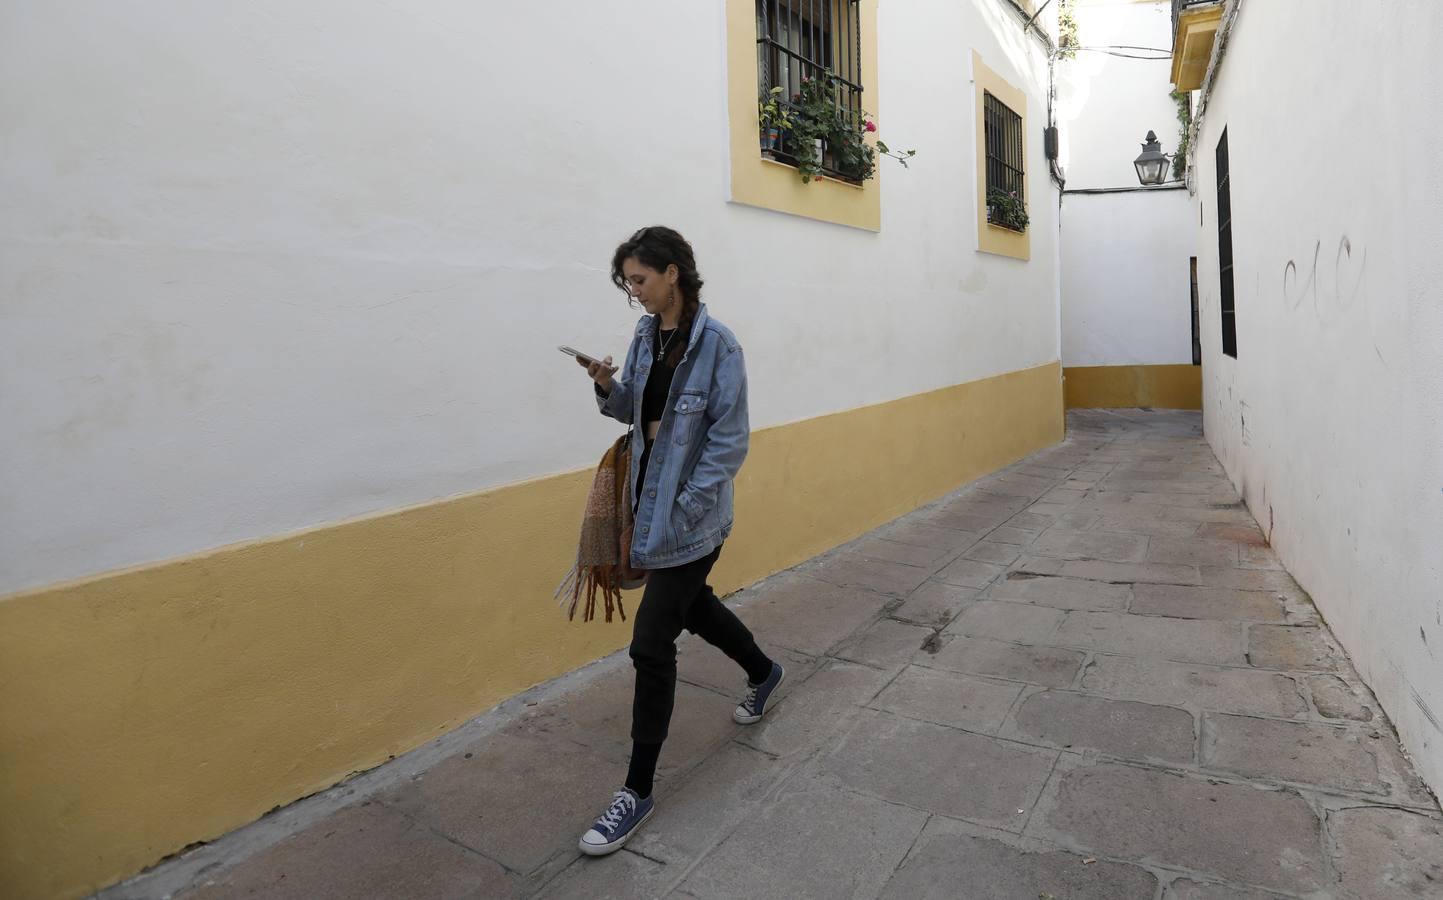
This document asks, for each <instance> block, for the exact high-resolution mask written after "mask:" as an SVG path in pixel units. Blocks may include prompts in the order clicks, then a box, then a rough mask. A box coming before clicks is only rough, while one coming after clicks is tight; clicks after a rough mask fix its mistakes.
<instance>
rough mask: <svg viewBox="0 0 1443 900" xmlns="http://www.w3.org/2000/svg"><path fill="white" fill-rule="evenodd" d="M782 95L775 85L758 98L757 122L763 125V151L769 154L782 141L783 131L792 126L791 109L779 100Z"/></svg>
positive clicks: (788, 129)
mask: <svg viewBox="0 0 1443 900" xmlns="http://www.w3.org/2000/svg"><path fill="white" fill-rule="evenodd" d="M781 95H782V89H781V88H780V87H774V88H772V89H771V90H770V91H768V92H767V93H766V94H765V95H764V96H762V97H759V98H757V122H758V123H759V124H760V126H761V139H762V151H763V152H764V153H766V154H768V155H770V153H771V152H772V151H775V150H776V149H777V147H778V146H779V145H780V143H781V136H782V133H783V132H786V131H790V130H791V127H792V114H791V110H789V109H788V108H787V106H786V105H785V104H784V103H781V102H778V98H779V97H781Z"/></svg>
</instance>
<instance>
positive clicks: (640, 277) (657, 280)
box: [621, 256, 681, 315]
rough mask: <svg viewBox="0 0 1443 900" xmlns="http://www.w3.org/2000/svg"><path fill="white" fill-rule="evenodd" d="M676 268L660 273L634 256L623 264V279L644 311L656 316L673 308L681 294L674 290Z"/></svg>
mask: <svg viewBox="0 0 1443 900" xmlns="http://www.w3.org/2000/svg"><path fill="white" fill-rule="evenodd" d="M676 271H677V270H676V266H667V267H666V271H665V272H658V271H657V270H656V269H653V268H652V267H651V266H647V265H643V264H642V263H641V262H639V261H638V260H637V258H636V257H634V256H629V257H627V258H626V260H625V261H624V262H623V263H622V264H621V274H622V277H623V278H625V279H626V290H627V291H628V292H629V293H630V294H631V296H632V297H634V298H636V300H637V302H638V303H640V304H641V306H642V309H645V310H646V311H647V312H649V313H651V314H652V315H656V314H657V313H659V312H661V311H662V310H664V309H666V308H667V307H669V306H671V304H672V300H673V298H674V297H675V298H680V296H681V295H680V294H679V293H676V292H675V291H673V290H672V288H673V287H674V286H675V284H676V282H675V278H676Z"/></svg>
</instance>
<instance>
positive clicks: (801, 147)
mask: <svg viewBox="0 0 1443 900" xmlns="http://www.w3.org/2000/svg"><path fill="white" fill-rule="evenodd" d="M792 104H793V106H794V107H795V108H796V111H795V112H794V113H793V115H792V128H791V130H790V131H789V132H788V133H787V135H786V139H785V141H784V143H785V145H786V150H787V152H788V153H789V154H790V155H791V157H792V159H794V160H795V161H796V164H797V171H798V172H799V173H800V174H801V176H802V181H803V183H807V182H810V181H812V180H814V179H817V178H820V177H821V175H822V166H823V164H824V161H825V160H826V159H827V156H828V155H830V157H831V159H830V162H831V169H832V171H834V172H835V173H836V174H838V175H840V176H841V177H842V178H844V179H846V180H847V181H851V182H855V183H861V182H863V181H866V180H867V179H868V178H871V177H872V176H873V175H874V174H876V170H877V164H876V155H877V153H879V152H880V153H881V154H882V155H883V156H890V157H892V158H893V159H896V160H897V161H898V162H900V163H901V164H902V165H903V166H906V165H907V160H908V159H910V158H911V157H913V156H915V155H916V154H917V151H916V150H906V151H901V152H896V151H893V150H891V149H890V148H888V147H887V145H886V144H885V143H883V142H882V141H880V140H879V141H877V142H876V143H875V145H873V144H872V143H871V142H869V141H868V140H867V135H869V134H874V133H875V132H876V131H877V124H876V122H875V121H873V118H872V115H871V114H870V113H868V112H867V111H866V110H853V109H850V108H848V107H847V106H845V105H844V104H843V103H842V102H841V83H840V81H839V80H838V79H837V77H836V76H835V75H833V74H832V73H830V72H827V73H824V74H822V75H821V76H819V77H816V78H803V79H802V85H801V89H800V90H799V91H798V92H797V93H795V94H793V95H792Z"/></svg>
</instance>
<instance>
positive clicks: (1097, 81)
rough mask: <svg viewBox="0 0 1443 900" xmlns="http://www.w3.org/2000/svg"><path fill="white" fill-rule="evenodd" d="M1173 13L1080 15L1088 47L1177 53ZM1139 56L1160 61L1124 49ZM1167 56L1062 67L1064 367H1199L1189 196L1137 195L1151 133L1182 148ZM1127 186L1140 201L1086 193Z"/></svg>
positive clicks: (1084, 55)
mask: <svg viewBox="0 0 1443 900" xmlns="http://www.w3.org/2000/svg"><path fill="white" fill-rule="evenodd" d="M1171 9H1172V8H1171V6H1170V5H1169V4H1168V3H1166V2H1160V0H1152V2H1136V0H1092V2H1082V3H1079V4H1078V6H1077V7H1076V12H1075V14H1074V15H1075V18H1076V21H1077V35H1078V40H1079V41H1080V42H1081V44H1082V46H1084V47H1106V46H1113V45H1130V46H1133V47H1156V48H1168V47H1170V46H1171V45H1172V19H1171V15H1172V13H1171ZM1119 52H1122V53H1128V54H1134V55H1144V56H1145V55H1153V56H1156V55H1161V54H1155V53H1148V52H1147V51H1139V50H1122V51H1119ZM1169 74H1170V70H1169V66H1168V63H1167V61H1166V60H1163V61H1157V60H1137V59H1129V58H1121V57H1117V56H1111V55H1108V54H1105V53H1100V52H1089V51H1079V52H1078V54H1077V57H1076V59H1073V60H1063V61H1059V62H1058V64H1057V76H1058V119H1059V128H1060V132H1061V144H1062V149H1063V152H1062V154H1061V156H1062V162H1063V165H1064V167H1065V170H1066V178H1067V193H1065V194H1064V196H1063V202H1062V241H1061V246H1062V269H1061V278H1062V289H1061V295H1062V362H1063V365H1065V366H1117V365H1156V364H1178V363H1182V364H1187V363H1191V362H1192V294H1191V286H1190V273H1189V259H1190V258H1191V257H1192V256H1194V255H1195V254H1196V250H1195V244H1196V231H1197V229H1196V224H1197V219H1196V210H1194V209H1190V208H1189V204H1188V197H1187V194H1186V193H1185V192H1184V191H1180V190H1153V191H1147V192H1142V191H1140V190H1138V189H1139V188H1140V185H1139V184H1138V181H1137V171H1136V169H1134V168H1133V165H1132V161H1133V159H1135V158H1136V157H1137V154H1138V153H1140V152H1141V142H1142V139H1143V137H1144V136H1145V135H1146V134H1147V132H1148V131H1149V130H1153V131H1155V132H1157V134H1158V137H1159V139H1160V141H1161V142H1162V144H1163V149H1164V151H1166V152H1171V151H1173V150H1175V149H1176V148H1177V144H1178V138H1177V130H1178V123H1177V118H1176V115H1177V106H1176V104H1174V103H1173V101H1172V99H1171V98H1170V97H1169V96H1168V94H1169V93H1170V92H1171V90H1172V85H1171V83H1170V82H1169V80H1168V78H1169ZM1101 188H1120V189H1123V190H1129V191H1134V192H1132V193H1107V194H1085V193H1073V192H1074V191H1078V190H1096V189H1101Z"/></svg>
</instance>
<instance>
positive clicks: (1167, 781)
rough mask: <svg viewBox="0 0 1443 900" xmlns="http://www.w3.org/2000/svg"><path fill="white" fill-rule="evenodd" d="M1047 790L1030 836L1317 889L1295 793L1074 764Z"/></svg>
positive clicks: (1265, 883) (1278, 886)
mask: <svg viewBox="0 0 1443 900" xmlns="http://www.w3.org/2000/svg"><path fill="white" fill-rule="evenodd" d="M1052 789H1053V791H1054V794H1053V795H1052V796H1050V797H1049V798H1048V801H1047V804H1046V805H1045V806H1044V809H1042V810H1039V813H1040V814H1039V816H1038V817H1037V818H1036V819H1034V823H1035V828H1030V829H1029V830H1028V834H1029V835H1031V836H1035V837H1042V838H1049V839H1052V840H1055V841H1058V842H1060V843H1063V844H1065V845H1068V846H1074V847H1077V848H1079V849H1087V850H1092V851H1096V852H1098V853H1101V854H1105V855H1107V856H1111V857H1114V858H1118V859H1130V860H1136V861H1138V862H1153V863H1157V864H1160V865H1166V866H1170V867H1174V868H1178V869H1187V870H1191V871H1200V872H1211V873H1215V874H1217V875H1220V876H1222V877H1223V878H1225V879H1227V880H1229V881H1234V882H1238V883H1240V884H1244V885H1252V886H1256V887H1263V888H1271V889H1274V890H1282V891H1289V892H1292V893H1307V892H1310V891H1316V890H1319V889H1321V888H1323V887H1324V886H1325V885H1326V884H1327V879H1328V876H1327V864H1326V862H1325V861H1324V858H1323V843H1322V834H1321V832H1322V826H1321V823H1320V822H1319V820H1318V816H1317V815H1316V814H1315V813H1314V812H1313V810H1312V808H1311V807H1310V806H1309V805H1308V803H1307V801H1305V800H1304V799H1303V798H1302V797H1301V796H1299V795H1298V794H1296V793H1293V792H1290V791H1283V790H1259V789H1258V788H1257V787H1256V786H1253V785H1248V784H1232V783H1228V782H1221V781H1216V780H1209V779H1205V778H1200V777H1190V776H1184V775H1179V774H1175V773H1172V772H1167V771H1163V770H1159V769H1152V768H1142V767H1134V766H1124V765H1118V764H1115V763H1098V764H1096V765H1087V764H1085V763H1083V762H1081V761H1080V760H1077V759H1068V760H1065V761H1063V762H1060V763H1059V765H1058V772H1057V776H1056V778H1055V785H1054V786H1053V788H1052Z"/></svg>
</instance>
